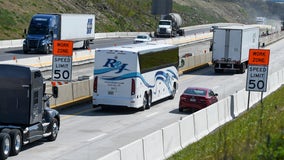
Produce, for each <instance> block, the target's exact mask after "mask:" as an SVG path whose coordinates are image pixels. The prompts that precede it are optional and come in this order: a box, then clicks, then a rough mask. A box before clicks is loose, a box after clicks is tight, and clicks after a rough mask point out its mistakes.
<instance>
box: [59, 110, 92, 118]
mask: <svg viewBox="0 0 284 160" xmlns="http://www.w3.org/2000/svg"><path fill="white" fill-rule="evenodd" d="M95 110H96V109H95V108H89V109H86V110H83V111H80V112H76V113H70V114H72V115H66V116H62V117H60V119H61V120H66V119H69V118H71V117H75V116H77V115H79V114H82V113H86V112H90V111H95ZM61 115H62V114H61Z"/></svg>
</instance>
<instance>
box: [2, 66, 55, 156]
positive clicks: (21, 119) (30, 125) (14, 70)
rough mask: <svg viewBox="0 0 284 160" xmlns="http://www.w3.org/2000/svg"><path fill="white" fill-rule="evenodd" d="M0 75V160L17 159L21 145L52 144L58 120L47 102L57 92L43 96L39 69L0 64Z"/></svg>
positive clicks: (43, 86) (43, 88) (43, 85)
mask: <svg viewBox="0 0 284 160" xmlns="http://www.w3.org/2000/svg"><path fill="white" fill-rule="evenodd" d="M0 73H1V74H0V102H1V103H0V160H5V159H7V158H8V157H9V156H15V155H17V154H18V153H19V152H20V151H21V148H22V145H25V144H28V143H31V142H34V141H37V140H40V139H42V138H46V140H48V141H54V140H55V139H56V138H57V134H58V131H59V126H60V116H59V113H58V111H56V110H54V109H51V108H50V107H49V102H48V101H49V98H51V97H52V96H54V97H55V98H56V97H57V95H58V89H57V87H56V86H54V87H53V88H52V92H53V93H50V94H47V93H45V87H46V85H45V83H44V81H43V77H42V74H41V72H40V70H39V69H37V68H33V67H26V66H19V65H11V64H0Z"/></svg>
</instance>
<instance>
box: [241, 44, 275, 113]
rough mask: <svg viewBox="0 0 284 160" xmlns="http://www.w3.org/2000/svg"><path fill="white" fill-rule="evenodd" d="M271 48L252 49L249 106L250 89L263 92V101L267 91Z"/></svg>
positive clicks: (249, 68) (249, 67)
mask: <svg viewBox="0 0 284 160" xmlns="http://www.w3.org/2000/svg"><path fill="white" fill-rule="evenodd" d="M269 56H270V50H268V49H250V51H249V60H248V71H247V82H246V91H249V94H248V96H249V97H248V106H247V109H249V99H250V91H255V92H261V102H262V97H263V92H266V88H267V77H268V65H269Z"/></svg>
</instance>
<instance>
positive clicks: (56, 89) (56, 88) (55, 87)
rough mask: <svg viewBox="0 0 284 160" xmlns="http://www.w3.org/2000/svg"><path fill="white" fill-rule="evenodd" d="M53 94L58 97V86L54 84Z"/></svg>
mask: <svg viewBox="0 0 284 160" xmlns="http://www.w3.org/2000/svg"><path fill="white" fill-rule="evenodd" d="M52 96H53V97H54V98H57V97H58V87H57V86H52Z"/></svg>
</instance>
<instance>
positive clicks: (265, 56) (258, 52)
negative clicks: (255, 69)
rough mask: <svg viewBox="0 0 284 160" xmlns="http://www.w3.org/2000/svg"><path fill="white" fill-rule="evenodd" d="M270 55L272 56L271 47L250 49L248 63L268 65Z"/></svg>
mask: <svg viewBox="0 0 284 160" xmlns="http://www.w3.org/2000/svg"><path fill="white" fill-rule="evenodd" d="M269 56H270V50H269V49H250V50H249V60H248V64H249V65H262V66H268V64H269Z"/></svg>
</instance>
